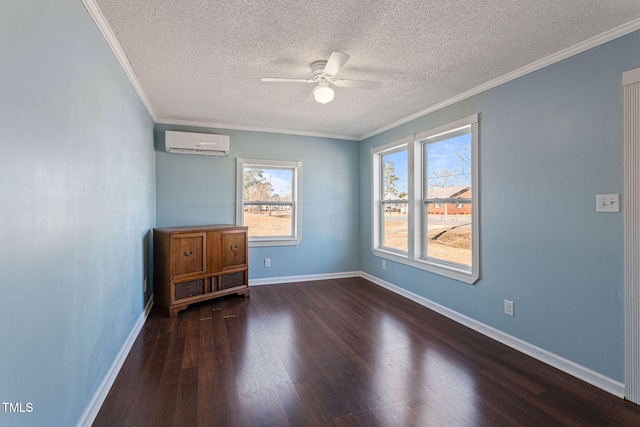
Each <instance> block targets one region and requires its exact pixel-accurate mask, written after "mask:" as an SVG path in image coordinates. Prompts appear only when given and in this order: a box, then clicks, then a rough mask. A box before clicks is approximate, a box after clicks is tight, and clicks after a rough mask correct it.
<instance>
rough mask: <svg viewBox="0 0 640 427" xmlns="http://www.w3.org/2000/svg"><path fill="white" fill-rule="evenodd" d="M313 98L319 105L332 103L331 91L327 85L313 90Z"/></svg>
mask: <svg viewBox="0 0 640 427" xmlns="http://www.w3.org/2000/svg"><path fill="white" fill-rule="evenodd" d="M313 98H314V99H315V100H316V102H319V103H320V104H326V103H328V102H331V101H333V89H331V88H330V87H329V86H327V85H320V86H318V87H316V88H315V89H314V90H313Z"/></svg>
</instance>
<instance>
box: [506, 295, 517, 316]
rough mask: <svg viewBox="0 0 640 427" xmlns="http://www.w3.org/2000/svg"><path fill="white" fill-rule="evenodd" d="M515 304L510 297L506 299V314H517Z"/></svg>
mask: <svg viewBox="0 0 640 427" xmlns="http://www.w3.org/2000/svg"><path fill="white" fill-rule="evenodd" d="M513 305H514V304H513V301H509V300H508V299H506V300H504V314H506V315H507V316H515V312H514V311H513V309H514V307H513Z"/></svg>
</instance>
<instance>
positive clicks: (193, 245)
mask: <svg viewBox="0 0 640 427" xmlns="http://www.w3.org/2000/svg"><path fill="white" fill-rule="evenodd" d="M205 236H206V233H190V234H178V235H174V236H172V247H173V256H172V258H173V277H174V278H178V277H182V276H191V275H198V274H204V267H205V256H206V253H205Z"/></svg>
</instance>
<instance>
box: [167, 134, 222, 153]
mask: <svg viewBox="0 0 640 427" xmlns="http://www.w3.org/2000/svg"><path fill="white" fill-rule="evenodd" d="M164 136H165V138H164V144H165V150H166V151H167V152H168V153H181V154H202V155H205V156H228V155H229V136H228V135H215V134H211V133H193V132H176V131H172V130H168V131H165V133H164Z"/></svg>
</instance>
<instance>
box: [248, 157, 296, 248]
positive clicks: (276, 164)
mask: <svg viewBox="0 0 640 427" xmlns="http://www.w3.org/2000/svg"><path fill="white" fill-rule="evenodd" d="M245 168H255V169H290V170H291V171H292V181H293V182H292V184H291V185H292V188H291V198H292V200H291V202H290V203H289V202H271V201H269V203H259V204H261V205H262V204H265V205H274V206H276V205H287V206H288V205H291V221H292V224H291V235H288V236H249V247H265V246H295V245H298V244H299V243H300V242H301V241H302V221H301V217H302V209H301V206H300V205H301V203H300V200H301V196H302V188H301V187H302V186H301V177H302V162H296V161H284V160H259V159H244V158H240V157H238V158H237V159H236V224H238V225H244V208H245V201H244V170H245ZM256 203H257V202H250V203H249V205H255V204H256Z"/></svg>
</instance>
